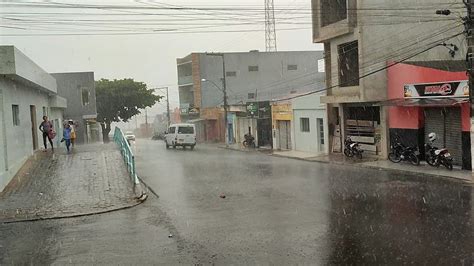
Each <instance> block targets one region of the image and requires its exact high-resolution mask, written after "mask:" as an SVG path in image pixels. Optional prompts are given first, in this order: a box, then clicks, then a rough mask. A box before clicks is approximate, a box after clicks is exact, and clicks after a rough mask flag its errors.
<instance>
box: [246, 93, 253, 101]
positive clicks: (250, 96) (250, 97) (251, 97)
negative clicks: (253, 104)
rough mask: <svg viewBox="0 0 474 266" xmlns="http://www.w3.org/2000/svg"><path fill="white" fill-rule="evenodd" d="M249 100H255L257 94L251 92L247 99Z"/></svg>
mask: <svg viewBox="0 0 474 266" xmlns="http://www.w3.org/2000/svg"><path fill="white" fill-rule="evenodd" d="M247 98H248V99H249V100H251V99H255V93H253V92H249V93H248V97H247Z"/></svg>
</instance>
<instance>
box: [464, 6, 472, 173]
mask: <svg viewBox="0 0 474 266" xmlns="http://www.w3.org/2000/svg"><path fill="white" fill-rule="evenodd" d="M463 2H464V4H465V5H466V8H467V16H466V19H465V20H466V21H465V25H466V38H467V56H466V60H467V68H468V69H467V73H468V74H469V101H470V103H471V166H472V165H473V164H472V158H473V157H474V156H472V155H473V154H474V146H473V140H474V132H473V128H474V127H473V125H474V116H473V114H474V55H473V52H474V34H473V33H474V23H473V19H474V13H473V9H472V8H473V6H474V0H463ZM473 168H474V167H473Z"/></svg>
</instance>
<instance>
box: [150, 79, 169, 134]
mask: <svg viewBox="0 0 474 266" xmlns="http://www.w3.org/2000/svg"><path fill="white" fill-rule="evenodd" d="M164 89H166V118H167V119H168V125H167V127H169V126H170V125H171V114H170V97H169V96H170V95H169V87H163V88H154V89H153V90H164Z"/></svg>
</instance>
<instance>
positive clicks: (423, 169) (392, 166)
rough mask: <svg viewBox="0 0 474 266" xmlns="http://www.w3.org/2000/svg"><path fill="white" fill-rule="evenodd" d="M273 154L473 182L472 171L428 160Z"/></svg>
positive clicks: (288, 153) (290, 153)
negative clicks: (450, 168)
mask: <svg viewBox="0 0 474 266" xmlns="http://www.w3.org/2000/svg"><path fill="white" fill-rule="evenodd" d="M272 155H273V156H278V157H285V158H292V159H300V160H305V161H310V162H322V163H331V164H346V165H357V166H360V167H365V168H374V169H384V170H392V171H399V172H403V173H410V174H417V175H424V176H438V177H445V178H455V179H459V180H462V181H464V182H470V183H472V182H473V178H472V173H471V171H465V170H461V169H460V168H454V169H453V170H452V171H449V170H447V169H445V168H444V167H442V166H440V167H439V168H435V167H431V166H429V165H428V164H427V163H426V162H421V163H420V165H419V166H415V165H411V164H409V163H406V162H401V163H392V162H390V161H389V160H379V159H378V158H375V157H368V156H365V157H363V159H362V160H359V159H355V158H347V157H345V156H344V155H343V154H331V155H317V154H311V153H305V152H299V151H275V152H273V153H272Z"/></svg>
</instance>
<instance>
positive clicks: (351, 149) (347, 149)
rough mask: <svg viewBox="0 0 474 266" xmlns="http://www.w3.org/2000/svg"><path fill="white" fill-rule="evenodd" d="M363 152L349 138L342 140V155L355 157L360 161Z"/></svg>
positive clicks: (357, 144)
mask: <svg viewBox="0 0 474 266" xmlns="http://www.w3.org/2000/svg"><path fill="white" fill-rule="evenodd" d="M363 152H364V151H363V150H362V149H361V148H360V146H359V143H357V142H354V141H352V140H351V138H350V137H347V138H346V139H345V140H344V155H346V156H347V157H354V156H357V157H358V158H359V159H362V153H363Z"/></svg>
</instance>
